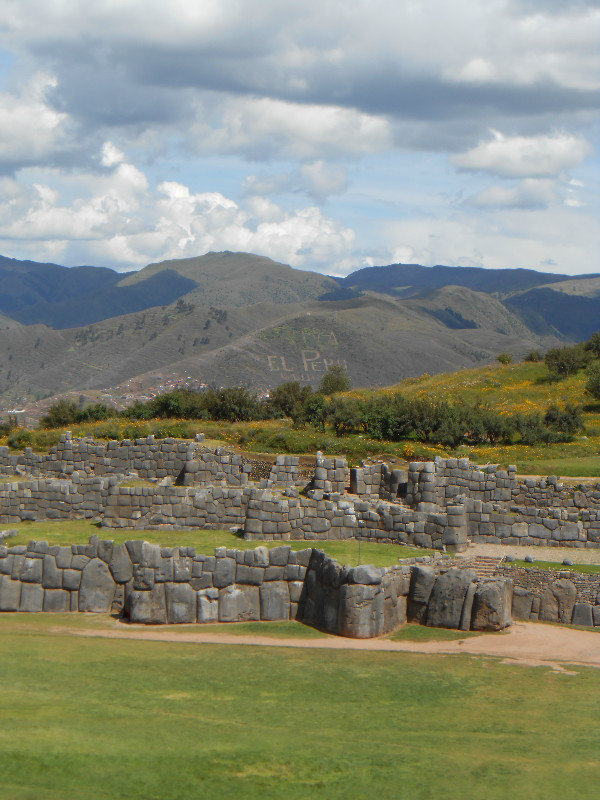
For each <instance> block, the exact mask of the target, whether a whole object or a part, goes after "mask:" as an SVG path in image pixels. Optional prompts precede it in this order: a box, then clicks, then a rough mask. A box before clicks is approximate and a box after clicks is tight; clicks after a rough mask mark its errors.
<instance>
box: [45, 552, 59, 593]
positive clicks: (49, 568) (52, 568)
mask: <svg viewBox="0 0 600 800" xmlns="http://www.w3.org/2000/svg"><path fill="white" fill-rule="evenodd" d="M42 576H43V577H42V586H43V587H44V589H61V588H62V570H61V569H58V567H57V566H56V559H55V558H54V556H50V555H46V556H44V558H43V570H42Z"/></svg>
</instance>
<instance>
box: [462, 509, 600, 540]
mask: <svg viewBox="0 0 600 800" xmlns="http://www.w3.org/2000/svg"><path fill="white" fill-rule="evenodd" d="M465 507H466V512H467V518H468V530H469V538H470V539H471V540H472V541H481V542H486V543H489V544H506V545H524V546H527V547H529V546H542V547H580V548H582V547H586V548H597V547H598V546H599V543H600V511H599V510H598V509H592V510H585V511H578V510H577V509H575V508H571V509H569V508H560V507H554V508H552V507H550V508H538V507H537V506H516V505H513V504H501V503H482V502H481V501H479V500H465Z"/></svg>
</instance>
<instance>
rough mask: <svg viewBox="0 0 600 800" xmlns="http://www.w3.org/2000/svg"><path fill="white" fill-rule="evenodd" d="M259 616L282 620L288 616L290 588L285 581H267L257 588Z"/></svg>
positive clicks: (266, 618) (264, 618)
mask: <svg viewBox="0 0 600 800" xmlns="http://www.w3.org/2000/svg"><path fill="white" fill-rule="evenodd" d="M259 594H260V618H261V619H263V620H282V619H289V618H290V590H289V588H288V584H287V582H286V581H269V582H268V583H263V585H262V586H261V587H260V589H259Z"/></svg>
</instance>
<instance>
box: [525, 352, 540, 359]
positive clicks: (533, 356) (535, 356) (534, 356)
mask: <svg viewBox="0 0 600 800" xmlns="http://www.w3.org/2000/svg"><path fill="white" fill-rule="evenodd" d="M541 360H542V354H541V353H540V351H539V350H530V351H529V352H528V353H527V355H526V356H525V361H541Z"/></svg>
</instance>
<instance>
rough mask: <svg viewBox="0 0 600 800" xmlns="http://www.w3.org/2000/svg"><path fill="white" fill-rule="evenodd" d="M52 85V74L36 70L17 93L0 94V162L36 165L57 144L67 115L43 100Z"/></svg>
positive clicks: (57, 145)
mask: <svg viewBox="0 0 600 800" xmlns="http://www.w3.org/2000/svg"><path fill="white" fill-rule="evenodd" d="M55 87H56V79H55V78H54V77H52V76H49V75H45V74H41V73H37V74H35V75H33V76H32V78H31V80H30V81H29V83H28V84H27V85H26V86H25V87H24V88H23V90H22V92H21V93H20V94H19V95H16V94H12V93H10V92H2V93H0V162H4V163H5V164H9V165H10V164H17V165H18V166H22V165H23V164H35V163H37V162H39V161H40V160H44V159H46V158H48V157H49V156H51V155H53V154H54V153H55V151H56V150H57V148H58V147H60V144H61V141H60V140H61V137H62V136H64V133H65V131H64V126H65V122H66V120H67V114H63V113H59V112H58V111H56V110H54V109H52V108H51V107H50V106H49V105H48V104H47V102H46V96H47V94H48V92H49V91H50V90H51V89H53V88H55Z"/></svg>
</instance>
